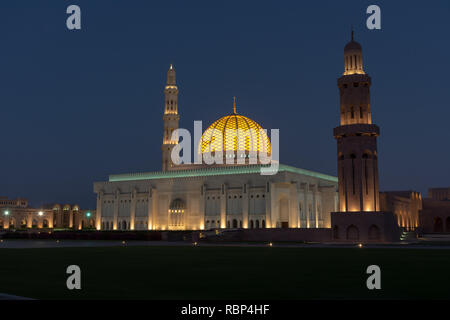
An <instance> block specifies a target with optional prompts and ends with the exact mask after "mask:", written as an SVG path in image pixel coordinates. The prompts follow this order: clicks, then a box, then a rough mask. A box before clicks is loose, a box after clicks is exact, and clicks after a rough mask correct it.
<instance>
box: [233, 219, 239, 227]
mask: <svg viewBox="0 0 450 320" xmlns="http://www.w3.org/2000/svg"><path fill="white" fill-rule="evenodd" d="M237 227H238V222H237V220H236V219H233V228H237Z"/></svg>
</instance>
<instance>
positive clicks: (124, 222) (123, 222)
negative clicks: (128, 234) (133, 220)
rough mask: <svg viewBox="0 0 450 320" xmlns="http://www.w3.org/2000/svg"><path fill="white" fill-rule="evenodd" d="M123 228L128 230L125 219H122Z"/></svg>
mask: <svg viewBox="0 0 450 320" xmlns="http://www.w3.org/2000/svg"><path fill="white" fill-rule="evenodd" d="M122 230H127V222H126V221H125V220H124V221H122Z"/></svg>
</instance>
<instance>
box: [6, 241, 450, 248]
mask: <svg viewBox="0 0 450 320" xmlns="http://www.w3.org/2000/svg"><path fill="white" fill-rule="evenodd" d="M193 245H194V244H192V243H190V242H184V241H120V240H58V241H57V240H22V239H17V240H16V239H11V240H8V239H3V240H1V241H0V249H32V248H70V247H72V248H85V247H117V246H149V247H160V246H193ZM268 245H269V244H268V243H260V242H259V243H232V242H228V243H203V242H202V243H199V244H198V246H201V247H217V246H220V247H267V246H268ZM273 247H282V248H355V247H358V246H357V245H356V244H334V243H308V244H302V243H275V244H274V245H273ZM362 248H383V249H399V248H401V249H441V250H442V249H445V250H450V243H449V245H435V246H433V245H426V244H408V243H393V244H364V245H363V247H362Z"/></svg>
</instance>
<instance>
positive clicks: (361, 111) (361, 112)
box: [359, 106, 363, 119]
mask: <svg viewBox="0 0 450 320" xmlns="http://www.w3.org/2000/svg"><path fill="white" fill-rule="evenodd" d="M359 117H360V118H361V119H362V118H363V108H362V106H359Z"/></svg>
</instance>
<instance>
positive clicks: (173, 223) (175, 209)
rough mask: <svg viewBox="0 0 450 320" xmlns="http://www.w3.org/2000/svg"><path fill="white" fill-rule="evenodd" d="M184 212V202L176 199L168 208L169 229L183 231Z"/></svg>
mask: <svg viewBox="0 0 450 320" xmlns="http://www.w3.org/2000/svg"><path fill="white" fill-rule="evenodd" d="M185 210H186V204H185V202H184V201H183V200H182V199H180V198H177V199H175V200H173V201H172V203H171V204H170V207H169V214H170V215H169V217H170V218H169V227H170V228H172V229H183V227H184V212H185Z"/></svg>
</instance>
